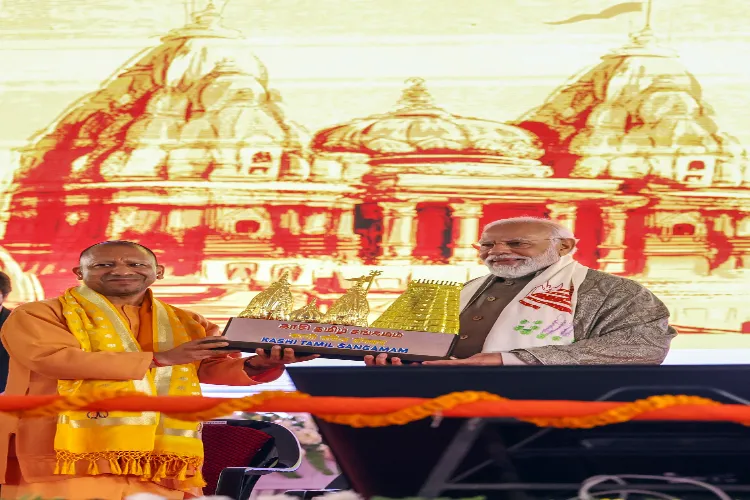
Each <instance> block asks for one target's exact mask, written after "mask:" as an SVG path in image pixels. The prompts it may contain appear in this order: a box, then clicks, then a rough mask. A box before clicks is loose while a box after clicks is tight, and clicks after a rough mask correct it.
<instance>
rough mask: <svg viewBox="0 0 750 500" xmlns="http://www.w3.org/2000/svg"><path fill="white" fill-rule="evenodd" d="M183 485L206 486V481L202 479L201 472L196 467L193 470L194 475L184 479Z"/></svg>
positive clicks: (192, 486)
mask: <svg viewBox="0 0 750 500" xmlns="http://www.w3.org/2000/svg"><path fill="white" fill-rule="evenodd" d="M185 486H189V487H191V488H203V487H204V486H206V481H205V479H203V474H201V471H200V469H197V470H196V471H195V475H194V476H192V477H189V478H187V479H186V480H185Z"/></svg>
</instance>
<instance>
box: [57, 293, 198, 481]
mask: <svg viewBox="0 0 750 500" xmlns="http://www.w3.org/2000/svg"><path fill="white" fill-rule="evenodd" d="M144 300H150V301H151V306H152V308H151V311H152V317H153V324H152V331H153V336H154V342H153V345H154V351H155V352H164V351H168V350H170V349H172V348H174V347H176V346H178V345H180V344H183V343H185V342H189V341H191V340H194V339H197V338H203V337H205V336H206V332H205V330H204V328H203V327H202V325H200V324H199V323H198V322H197V321H195V320H194V319H193V318H191V317H190V316H189V315H188V314H186V313H185V312H184V311H181V310H179V309H175V308H172V307H171V306H169V305H167V304H165V303H163V302H161V301H159V300H156V299H155V298H154V297H153V295H152V294H151V291H149V292H148V295H147V296H146V298H145V299H144ZM60 302H61V303H62V306H63V314H64V317H65V321H66V322H67V325H68V328H69V329H70V332H71V333H72V334H73V335H74V336H75V337H76V339H77V340H78V342H80V344H81V349H83V350H84V351H86V352H98V351H109V352H139V351H141V346H140V345H139V344H138V341H137V339H136V335H135V334H134V332H131V331H130V328H129V327H128V321H127V320H126V319H125V318H124V316H123V315H122V313H121V312H120V311H119V310H118V309H117V308H116V307H114V306H113V305H112V304H111V303H110V302H109V301H108V300H107V299H106V298H105V297H104V296H102V295H100V294H98V293H96V292H94V291H93V290H91V289H90V288H88V287H86V286H80V287H77V288H71V289H69V290H67V291H66V292H65V294H64V295H63V296H62V297H60ZM136 333H137V332H136ZM101 390H108V391H112V390H122V391H134V392H140V393H144V394H148V395H151V396H154V395H158V396H186V395H200V384H199V380H198V367H197V364H187V365H179V366H165V367H158V368H153V369H151V370H149V371H148V372H147V373H146V376H145V377H144V378H143V379H141V380H127V381H117V380H60V381H59V382H58V392H59V394H60V395H63V396H75V395H86V394H91V393H92V392H97V391H101ZM55 452H56V455H57V465H56V468H55V474H62V475H75V474H81V473H82V469H81V464H87V469H85V471H86V474H88V475H93V476H95V475H98V474H103V473H106V474H115V475H129V476H138V477H140V478H141V479H142V480H144V481H153V482H159V481H161V480H163V479H167V480H169V479H171V480H174V481H176V483H175V484H177V485H178V489H180V490H184V491H190V490H191V489H193V488H195V487H201V486H204V485H205V483H204V481H203V477H202V475H201V466H202V464H203V442H202V441H201V436H200V424H199V423H195V422H183V421H180V420H175V419H171V418H168V417H165V416H164V415H161V414H159V413H157V412H139V413H128V412H109V413H106V412H85V411H67V412H62V413H61V414H60V416H59V418H58V423H57V432H56V434H55ZM104 464H106V466H104ZM102 468H103V469H105V470H104V471H102V470H101V469H102Z"/></svg>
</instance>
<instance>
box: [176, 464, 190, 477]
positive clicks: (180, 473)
mask: <svg viewBox="0 0 750 500" xmlns="http://www.w3.org/2000/svg"><path fill="white" fill-rule="evenodd" d="M187 471H188V465H187V463H186V462H182V467H180V470H178V471H177V480H178V481H184V480H185V479H187Z"/></svg>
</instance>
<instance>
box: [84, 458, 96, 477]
mask: <svg viewBox="0 0 750 500" xmlns="http://www.w3.org/2000/svg"><path fill="white" fill-rule="evenodd" d="M86 474H88V475H89V476H98V475H99V465H98V464H97V463H96V460H91V461H89V468H88V470H87V471H86Z"/></svg>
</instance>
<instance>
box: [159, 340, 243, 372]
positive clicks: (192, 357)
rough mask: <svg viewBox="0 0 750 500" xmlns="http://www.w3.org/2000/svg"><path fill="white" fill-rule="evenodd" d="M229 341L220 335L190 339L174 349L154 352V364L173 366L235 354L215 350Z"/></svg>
mask: <svg viewBox="0 0 750 500" xmlns="http://www.w3.org/2000/svg"><path fill="white" fill-rule="evenodd" d="M228 345H229V342H227V341H225V340H223V339H221V338H220V337H208V338H203V339H197V340H191V341H190V342H185V343H184V344H180V345H178V346H177V347H175V348H174V349H170V350H168V351H164V352H155V353H154V360H155V361H156V363H154V364H155V365H157V366H159V365H161V366H174V365H187V364H189V363H193V362H195V361H201V360H203V359H208V358H223V357H225V356H227V355H230V354H236V353H235V352H234V351H224V350H216V348H217V347H226V346H228Z"/></svg>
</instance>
